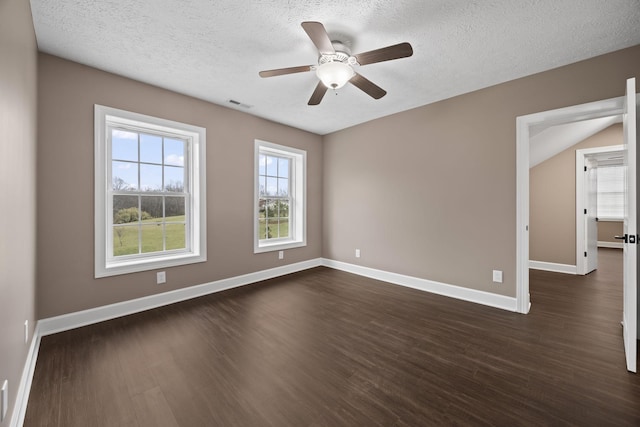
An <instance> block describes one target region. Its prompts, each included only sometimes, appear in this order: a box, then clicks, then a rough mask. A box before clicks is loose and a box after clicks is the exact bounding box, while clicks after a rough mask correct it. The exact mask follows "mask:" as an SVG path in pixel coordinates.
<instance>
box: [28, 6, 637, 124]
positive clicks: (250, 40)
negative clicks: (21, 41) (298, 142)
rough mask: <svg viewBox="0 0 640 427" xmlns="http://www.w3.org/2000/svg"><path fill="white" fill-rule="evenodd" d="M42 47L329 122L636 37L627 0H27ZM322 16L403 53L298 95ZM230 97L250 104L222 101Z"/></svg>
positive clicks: (276, 116)
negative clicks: (285, 70)
mask: <svg viewBox="0 0 640 427" xmlns="http://www.w3.org/2000/svg"><path fill="white" fill-rule="evenodd" d="M31 6H32V11H33V19H34V25H35V31H36V37H37V40H38V46H39V49H40V50H41V51H43V52H46V53H50V54H53V55H56V56H60V57H62V58H66V59H69V60H72V61H76V62H79V63H82V64H86V65H89V66H92V67H95V68H99V69H102V70H106V71H109V72H113V73H116V74H120V75H123V76H126V77H130V78H132V79H136V80H140V81H143V82H147V83H150V84H153V85H156V86H160V87H163V88H167V89H170V90H173V91H176V92H180V93H184V94H187V95H191V96H194V97H197V98H201V99H204V100H207V101H210V102H213V103H215V104H220V105H224V106H228V107H231V108H236V109H238V110H241V111H245V112H247V113H249V114H254V115H256V116H260V117H264V118H267V119H270V120H273V121H276V122H279V123H284V124H287V125H291V126H294V127H297V128H301V129H305V130H308V131H311V132H314V133H318V134H326V133H330V132H333V131H336V130H340V129H344V128H346V127H349V126H353V125H356V124H359V123H363V122H366V121H369V120H372V119H375V118H378V117H382V116H386V115H389V114H393V113H396V112H400V111H404V110H407V109H410V108H414V107H417V106H421V105H425V104H429V103H432V102H435V101H439V100H442V99H446V98H450V97H452V96H455V95H459V94H462V93H466V92H470V91H473V90H477V89H481V88H484V87H487V86H491V85H494V84H498V83H501V82H505V81H508V80H513V79H515V78H519V77H523V76H526V75H529V74H533V73H536V72H540V71H544V70H548V69H551V68H555V67H559V66H562V65H566V64H569V63H572V62H576V61H579V60H583V59H587V58H590V57H593V56H597V55H601V54H604V53H607V52H611V51H615V50H619V49H622V48H625V47H629V46H633V45H637V44H640V2H639V1H638V0H607V1H604V0H519V1H513V0H483V1H478V0H476V1H473V0H394V1H388V0H339V1H337V0H306V1H295V0H261V1H243V0H217V1H212V0H135V1H134V0H55V1H52V0H31ZM302 21H320V22H322V23H323V24H324V26H325V28H326V29H327V31H328V32H329V34H330V36H331V37H332V39H339V40H342V41H343V42H345V43H346V44H348V45H350V47H351V49H352V52H353V53H359V52H365V51H369V50H372V49H377V48H380V47H385V46H388V45H392V44H396V43H400V42H409V43H411V44H412V46H413V49H414V55H413V56H412V57H410V58H404V59H399V60H395V61H389V62H383V63H378V64H371V65H367V66H363V67H359V66H355V67H356V71H358V72H359V73H361V74H362V75H363V76H365V77H366V78H368V79H369V80H371V81H373V82H374V83H376V84H378V85H379V86H381V87H382V88H384V89H385V90H387V92H388V94H387V95H386V96H385V97H384V98H382V99H380V100H374V99H372V98H370V97H369V96H367V95H366V94H365V93H364V92H361V91H360V90H359V89H357V88H355V87H354V86H352V85H347V86H345V87H344V88H342V89H339V90H338V91H337V92H336V93H335V94H334V93H333V91H328V92H327V94H326V95H325V98H324V99H323V101H322V103H321V104H320V105H319V106H313V107H312V106H308V105H307V101H308V99H309V97H310V96H311V93H312V92H313V89H314V88H315V85H316V83H317V78H316V76H315V73H314V72H308V73H300V74H292V75H286V76H279V77H272V78H268V79H262V78H260V77H259V76H258V71H260V70H265V69H273V68H281V67H289V66H296V65H312V64H315V63H316V61H317V56H318V55H317V51H316V49H315V47H314V45H313V44H312V42H311V41H310V40H309V38H308V37H307V35H306V33H305V32H304V30H303V29H302V27H301V26H300V23H301V22H302ZM230 99H233V100H236V101H239V102H241V103H243V104H246V105H248V106H250V108H247V107H246V106H233V105H232V104H230V103H229V102H228V101H229V100H230Z"/></svg>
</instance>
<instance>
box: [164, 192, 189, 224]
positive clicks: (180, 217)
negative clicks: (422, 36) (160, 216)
mask: <svg viewBox="0 0 640 427" xmlns="http://www.w3.org/2000/svg"><path fill="white" fill-rule="evenodd" d="M184 212H185V198H184V197H165V199H164V214H165V220H166V221H184Z"/></svg>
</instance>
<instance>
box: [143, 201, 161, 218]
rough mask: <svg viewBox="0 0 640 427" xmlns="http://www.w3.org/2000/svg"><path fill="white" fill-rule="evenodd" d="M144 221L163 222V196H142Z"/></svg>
mask: <svg viewBox="0 0 640 427" xmlns="http://www.w3.org/2000/svg"><path fill="white" fill-rule="evenodd" d="M141 203H142V218H141V220H142V221H143V222H161V221H162V217H163V216H164V215H163V207H162V196H141Z"/></svg>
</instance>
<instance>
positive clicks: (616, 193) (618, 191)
mask: <svg viewBox="0 0 640 427" xmlns="http://www.w3.org/2000/svg"><path fill="white" fill-rule="evenodd" d="M623 217H624V166H621V165H616V166H598V219H599V220H605V221H606V220H622V219H623Z"/></svg>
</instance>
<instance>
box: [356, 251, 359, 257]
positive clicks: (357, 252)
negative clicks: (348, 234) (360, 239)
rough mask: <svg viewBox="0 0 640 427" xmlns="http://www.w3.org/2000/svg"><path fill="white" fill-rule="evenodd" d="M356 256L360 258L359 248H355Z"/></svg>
mask: <svg viewBox="0 0 640 427" xmlns="http://www.w3.org/2000/svg"><path fill="white" fill-rule="evenodd" d="M356 258H360V249H356Z"/></svg>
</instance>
